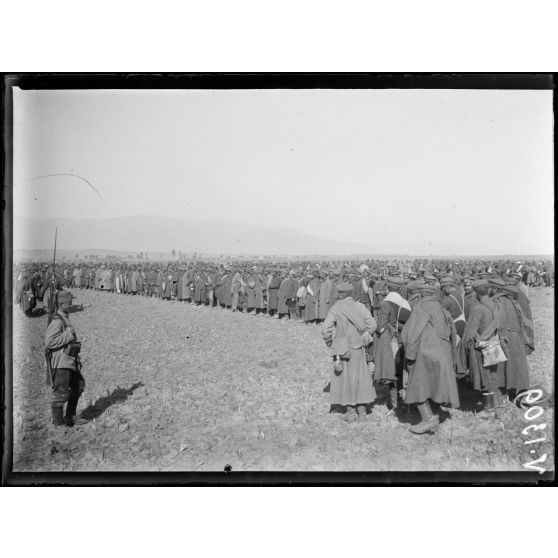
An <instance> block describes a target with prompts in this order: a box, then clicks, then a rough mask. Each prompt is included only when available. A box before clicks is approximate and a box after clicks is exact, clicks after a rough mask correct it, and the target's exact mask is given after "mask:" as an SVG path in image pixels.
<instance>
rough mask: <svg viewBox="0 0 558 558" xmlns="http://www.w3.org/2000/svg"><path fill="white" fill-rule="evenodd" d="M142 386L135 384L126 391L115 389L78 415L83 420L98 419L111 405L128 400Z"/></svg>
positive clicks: (141, 384)
mask: <svg viewBox="0 0 558 558" xmlns="http://www.w3.org/2000/svg"><path fill="white" fill-rule="evenodd" d="M142 386H143V382H136V383H135V384H134V385H133V386H131V387H129V388H128V389H125V388H121V387H117V388H116V389H115V390H113V392H112V393H110V394H108V395H104V396H103V397H99V399H97V401H95V403H93V405H89V407H86V408H85V409H84V410H83V411H82V412H81V414H80V416H81V417H82V418H84V419H85V420H93V419H96V418H99V417H100V416H101V415H102V414H103V413H104V412H105V411H106V410H107V409H108V408H109V407H110V406H111V405H114V404H116V403H122V402H124V401H126V399H128V397H129V396H130V395H132V393H134V391H135V390H136V389H138V388H140V387H142ZM107 391H108V390H107Z"/></svg>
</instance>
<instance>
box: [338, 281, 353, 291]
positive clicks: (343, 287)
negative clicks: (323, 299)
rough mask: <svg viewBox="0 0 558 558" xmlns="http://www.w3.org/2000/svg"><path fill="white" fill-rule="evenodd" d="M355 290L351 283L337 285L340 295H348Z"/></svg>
mask: <svg viewBox="0 0 558 558" xmlns="http://www.w3.org/2000/svg"><path fill="white" fill-rule="evenodd" d="M352 290H353V286H352V285H351V284H350V283H345V282H343V283H339V285H337V291H338V292H340V293H348V292H352Z"/></svg>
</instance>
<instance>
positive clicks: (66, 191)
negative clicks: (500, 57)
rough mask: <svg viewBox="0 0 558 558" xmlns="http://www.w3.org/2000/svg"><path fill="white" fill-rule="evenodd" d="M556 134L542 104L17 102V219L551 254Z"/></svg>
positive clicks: (376, 95) (232, 98) (496, 94)
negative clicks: (210, 224) (154, 221)
mask: <svg viewBox="0 0 558 558" xmlns="http://www.w3.org/2000/svg"><path fill="white" fill-rule="evenodd" d="M552 135H553V113H552V92H551V91H509V90H507V91H499V90H250V91H241V90H227V91H206V90H200V91H160V90H151V91H148V90H142V91H125V90H114V91H110V90H104V91H102V90H97V91H95V90H91V91H47V90H44V91H22V90H20V89H18V88H14V215H16V216H24V217H32V218H53V217H74V218H99V219H102V218H108V217H118V216H124V215H157V216H163V217H173V218H179V219H183V220H186V221H192V220H216V221H230V222H241V223H248V224H254V225H260V226H265V227H284V228H289V229H294V230H297V231H301V232H304V233H308V234H313V235H316V236H319V237H322V238H328V239H336V240H340V241H346V242H358V243H366V244H370V245H373V246H384V245H385V246H386V247H389V248H388V249H393V248H392V247H396V248H399V247H400V253H412V254H416V255H422V254H429V253H432V249H433V247H436V248H438V249H440V248H441V250H442V251H443V250H444V247H447V250H450V252H449V253H455V254H460V253H461V254H471V252H472V251H473V252H474V251H475V250H478V251H479V253H480V251H482V253H485V254H551V253H553V252H554V244H553V230H554V229H553V227H554V224H553V222H554V194H553V184H554V182H553V180H554V178H553V176H554V168H553V137H552ZM61 173H73V174H78V175H80V176H81V177H83V178H84V179H85V180H87V181H88V182H90V183H91V184H92V185H93V186H94V187H95V188H96V189H97V190H98V191H99V193H100V194H101V196H102V198H103V201H101V199H100V198H99V197H98V196H97V195H96V194H95V192H94V191H93V189H92V188H90V187H89V186H88V185H87V184H86V183H85V182H84V181H82V180H80V179H78V178H75V177H68V176H57V177H50V178H41V179H38V180H31V179H34V178H36V177H40V176H44V175H48V174H61ZM29 180H31V181H29ZM438 252H440V250H438Z"/></svg>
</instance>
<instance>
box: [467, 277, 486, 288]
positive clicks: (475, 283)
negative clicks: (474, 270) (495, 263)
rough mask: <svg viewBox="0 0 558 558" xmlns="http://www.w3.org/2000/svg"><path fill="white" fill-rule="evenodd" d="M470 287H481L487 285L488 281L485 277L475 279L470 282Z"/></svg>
mask: <svg viewBox="0 0 558 558" xmlns="http://www.w3.org/2000/svg"><path fill="white" fill-rule="evenodd" d="M471 287H473V289H475V290H476V289H480V288H482V287H488V281H487V280H486V279H477V280H476V281H473V282H472V283H471Z"/></svg>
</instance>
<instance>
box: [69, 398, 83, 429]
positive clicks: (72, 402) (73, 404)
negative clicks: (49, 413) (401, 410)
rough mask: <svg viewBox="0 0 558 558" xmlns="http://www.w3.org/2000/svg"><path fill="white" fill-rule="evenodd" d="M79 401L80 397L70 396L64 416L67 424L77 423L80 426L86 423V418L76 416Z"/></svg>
mask: <svg viewBox="0 0 558 558" xmlns="http://www.w3.org/2000/svg"><path fill="white" fill-rule="evenodd" d="M78 401H79V395H78V397H75V398H74V397H70V399H69V400H68V404H67V405H66V414H65V416H64V423H65V424H66V426H70V427H71V426H74V425H75V424H77V425H78V426H79V425H81V424H85V423H86V422H87V421H86V420H85V419H84V418H81V417H76V410H77V405H78Z"/></svg>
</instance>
